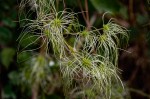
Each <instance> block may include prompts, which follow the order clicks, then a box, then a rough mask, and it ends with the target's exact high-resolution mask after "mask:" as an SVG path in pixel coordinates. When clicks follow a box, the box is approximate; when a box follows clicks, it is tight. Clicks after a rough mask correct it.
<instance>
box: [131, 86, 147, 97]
mask: <svg viewBox="0 0 150 99" xmlns="http://www.w3.org/2000/svg"><path fill="white" fill-rule="evenodd" d="M129 91H131V92H134V93H137V94H139V95H142V96H144V97H147V98H149V99H150V95H149V94H146V93H144V92H143V91H141V90H137V89H133V88H129Z"/></svg>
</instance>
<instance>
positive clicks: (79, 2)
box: [78, 0, 88, 24]
mask: <svg viewBox="0 0 150 99" xmlns="http://www.w3.org/2000/svg"><path fill="white" fill-rule="evenodd" d="M78 4H79V7H80V10H81V13H82V16H83V19H84V21H85V22H86V24H88V23H87V19H86V16H85V14H84V11H83V8H82V5H81V1H80V0H78Z"/></svg>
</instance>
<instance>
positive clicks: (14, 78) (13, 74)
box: [8, 71, 20, 85]
mask: <svg viewBox="0 0 150 99" xmlns="http://www.w3.org/2000/svg"><path fill="white" fill-rule="evenodd" d="M19 76H20V75H19V73H18V72H17V71H12V72H10V73H9V74H8V77H9V79H10V82H11V83H12V84H13V85H19V81H20V78H19Z"/></svg>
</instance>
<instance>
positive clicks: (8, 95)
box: [2, 85, 16, 99]
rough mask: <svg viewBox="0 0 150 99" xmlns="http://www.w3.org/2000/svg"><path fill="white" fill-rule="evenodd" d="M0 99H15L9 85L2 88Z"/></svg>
mask: <svg viewBox="0 0 150 99" xmlns="http://www.w3.org/2000/svg"><path fill="white" fill-rule="evenodd" d="M2 99H16V95H15V93H14V91H13V90H12V87H11V85H7V86H5V87H4V90H3V91H2Z"/></svg>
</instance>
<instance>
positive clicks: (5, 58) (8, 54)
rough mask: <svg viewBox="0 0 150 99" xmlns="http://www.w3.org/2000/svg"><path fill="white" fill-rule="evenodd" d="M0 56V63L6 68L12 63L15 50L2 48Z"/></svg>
mask: <svg viewBox="0 0 150 99" xmlns="http://www.w3.org/2000/svg"><path fill="white" fill-rule="evenodd" d="M0 55H1V62H2V64H3V65H4V66H5V67H6V68H8V66H9V65H10V63H11V62H12V61H13V57H14V55H15V50H14V49H12V48H4V49H3V50H2V52H1V53H0Z"/></svg>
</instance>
